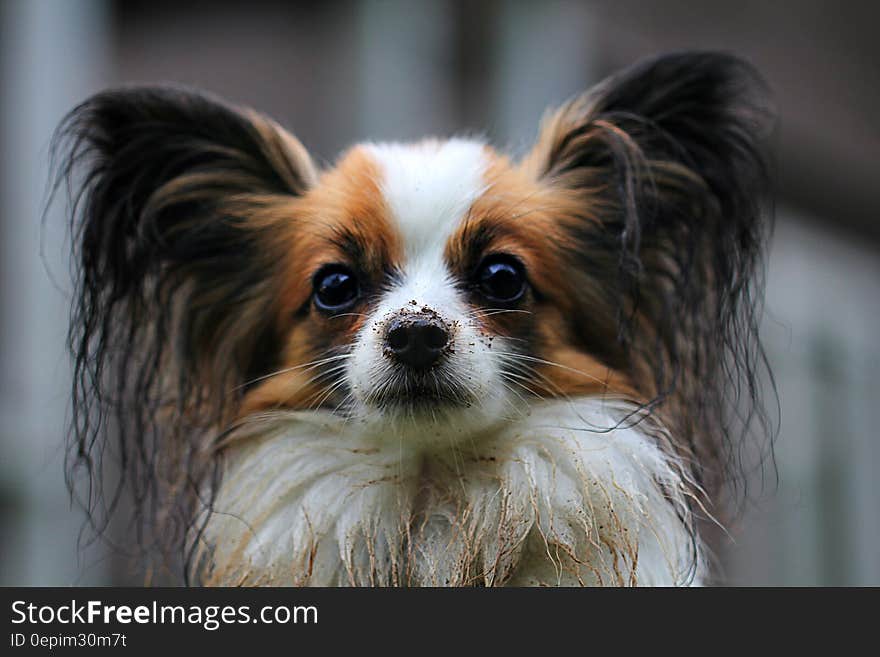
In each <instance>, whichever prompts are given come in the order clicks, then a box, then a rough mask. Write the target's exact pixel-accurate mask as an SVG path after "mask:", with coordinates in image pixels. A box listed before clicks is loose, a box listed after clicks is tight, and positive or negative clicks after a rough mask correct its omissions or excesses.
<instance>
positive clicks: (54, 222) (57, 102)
mask: <svg viewBox="0 0 880 657" xmlns="http://www.w3.org/2000/svg"><path fill="white" fill-rule="evenodd" d="M108 14H109V9H108V7H107V3H106V2H104V1H103V0H78V1H77V2H68V1H67V0H10V1H8V2H3V3H2V4H0V28H2V33H0V66H2V75H0V81H2V90H0V143H2V149H0V272H2V275H0V418H2V420H0V499H2V506H0V514H2V517H0V584H6V585H15V584H18V585H55V586H58V585H62V584H65V585H69V584H77V583H96V584H97V583H102V582H103V579H102V575H101V572H100V568H89V567H88V564H84V565H83V564H80V563H79V560H80V559H81V558H82V557H81V555H80V553H79V551H78V550H77V535H78V533H79V528H80V526H81V523H82V516H81V514H80V513H78V512H75V511H73V512H72V511H71V504H70V502H69V498H68V494H67V490H66V487H65V484H64V477H63V474H62V464H63V455H64V449H63V444H64V437H65V421H66V411H67V409H68V403H67V397H68V395H69V390H70V366H69V361H68V359H67V354H66V352H65V348H64V345H65V334H66V329H67V317H68V307H69V289H68V288H69V287H70V285H69V276H68V272H69V263H68V260H67V257H66V256H65V250H66V249H67V248H69V244H68V242H67V240H66V235H65V230H66V224H65V218H64V214H63V210H64V207H63V206H64V204H63V203H58V204H56V206H55V207H54V208H52V211H51V212H50V214H49V215H48V216H47V217H46V220H45V225H44V226H42V227H41V221H40V218H41V213H42V211H43V205H44V203H45V200H46V193H47V181H48V178H49V159H48V155H49V153H48V146H49V141H50V138H51V135H52V132H53V130H54V129H55V127H56V126H57V125H58V122H59V121H60V120H61V118H62V116H63V115H64V113H65V112H66V111H68V110H69V109H70V108H71V107H73V106H74V105H75V104H76V103H78V102H80V101H81V100H83V98H84V97H85V96H86V95H88V94H89V93H90V92H92V91H94V90H95V89H96V88H97V87H98V85H99V84H100V83H101V82H102V81H103V80H104V79H106V76H105V75H104V67H105V62H106V61H107V57H106V52H105V50H106V48H107V42H108ZM59 200H63V199H59ZM41 254H42V257H41ZM80 572H83V573H84V574H83V576H82V577H80Z"/></svg>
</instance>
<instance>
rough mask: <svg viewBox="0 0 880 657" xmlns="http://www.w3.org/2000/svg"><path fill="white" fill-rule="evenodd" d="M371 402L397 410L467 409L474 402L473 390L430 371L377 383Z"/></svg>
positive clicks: (379, 406) (374, 404) (376, 405)
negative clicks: (380, 383)
mask: <svg viewBox="0 0 880 657" xmlns="http://www.w3.org/2000/svg"><path fill="white" fill-rule="evenodd" d="M369 401H370V405H371V406H374V407H377V408H387V409H399V410H417V409H423V410H433V409H440V408H467V407H469V406H472V405H473V404H474V402H475V401H476V400H475V397H474V395H473V393H472V392H471V391H470V390H468V389H467V388H466V386H463V385H461V384H459V383H456V382H454V381H450V380H447V378H446V377H444V376H442V375H437V374H433V373H428V374H422V375H413V374H406V375H402V376H400V377H399V380H396V381H393V382H391V383H386V384H384V385H379V386H377V390H376V391H375V392H374V393H373V394H372V395H370V398H369Z"/></svg>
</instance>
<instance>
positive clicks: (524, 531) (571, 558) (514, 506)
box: [202, 399, 704, 586]
mask: <svg viewBox="0 0 880 657" xmlns="http://www.w3.org/2000/svg"><path fill="white" fill-rule="evenodd" d="M624 417H625V408H624V407H621V406H617V405H614V404H612V403H611V402H605V401H602V400H599V399H584V400H581V401H579V402H577V403H573V402H563V401H558V402H541V403H539V404H538V405H536V406H535V407H533V408H532V409H530V410H528V411H527V412H526V415H525V416H524V417H523V418H522V419H521V420H520V421H518V422H512V423H511V422H500V423H498V424H497V425H496V426H493V427H491V428H489V429H487V430H486V431H484V432H483V433H482V434H481V435H476V436H473V440H472V441H471V442H469V443H468V444H459V445H457V446H454V447H452V446H448V445H442V444H438V445H436V446H435V449H434V450H425V449H423V448H417V449H413V446H412V445H409V444H407V441H408V436H405V435H401V436H397V437H396V440H395V439H394V437H392V436H389V435H387V434H382V433H376V432H372V431H364V430H363V429H362V427H361V426H358V425H357V424H352V423H348V422H346V421H345V420H342V419H340V418H338V417H335V416H333V415H331V414H329V413H300V412H288V413H280V412H279V413H276V414H272V415H267V416H264V417H262V418H257V419H254V420H253V421H252V422H251V423H249V425H248V426H247V427H246V428H245V429H244V430H243V431H242V432H241V433H240V434H239V435H238V436H236V440H235V443H234V444H233V445H232V446H231V447H230V448H229V449H228V450H227V454H226V469H225V475H224V480H223V485H222V487H221V488H220V490H219V494H218V497H217V499H216V501H215V504H214V512H213V513H212V514H211V515H210V517H209V519H208V522H207V525H206V528H205V532H204V535H203V537H202V539H203V540H204V541H205V543H206V545H208V546H211V548H212V550H211V551H210V552H212V557H211V564H210V567H209V568H208V571H207V574H208V581H211V582H213V583H222V584H236V585H237V584H271V585H315V586H338V585H367V584H370V585H377V584H378V585H461V584H485V585H503V584H506V585H568V586H572V585H621V584H622V585H629V584H638V585H679V584H686V583H699V582H700V581H701V578H702V577H703V572H704V566H703V559H702V556H701V554H700V552H699V549H698V546H697V545H696V544H695V543H693V542H692V540H691V539H692V534H691V532H690V531H689V527H688V526H687V522H688V521H687V520H686V518H687V517H688V515H687V504H686V503H687V495H688V490H689V487H688V486H687V485H686V484H687V482H685V481H684V479H683V475H682V470H681V468H679V467H677V465H676V464H675V463H674V462H672V461H670V459H669V457H667V456H666V455H664V453H663V452H662V451H661V450H660V449H659V448H658V447H657V445H656V444H655V442H654V439H653V438H651V436H650V435H649V433H648V432H646V431H645V430H644V429H646V428H647V427H649V426H651V421H650V420H647V419H645V420H643V423H642V424H640V425H637V426H634V427H633V426H627V423H626V422H624V423H623V424H621V419H622V418H624ZM618 425H620V426H618ZM654 430H656V428H654V429H652V431H651V432H650V433H653V431H654ZM695 550H696V551H695Z"/></svg>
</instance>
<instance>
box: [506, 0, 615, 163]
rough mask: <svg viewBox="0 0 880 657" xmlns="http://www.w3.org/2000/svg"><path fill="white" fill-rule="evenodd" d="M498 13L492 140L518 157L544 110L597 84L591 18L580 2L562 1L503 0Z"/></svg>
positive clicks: (597, 68) (585, 7) (587, 8)
mask: <svg viewBox="0 0 880 657" xmlns="http://www.w3.org/2000/svg"><path fill="white" fill-rule="evenodd" d="M498 12H499V15H498V23H497V27H496V33H495V43H494V47H495V53H494V56H493V57H492V60H493V62H494V63H495V65H494V67H493V68H494V70H493V71H492V73H493V74H492V81H493V83H494V84H493V87H492V109H493V111H492V116H493V119H494V121H493V122H492V123H493V126H492V128H491V130H492V137H493V138H494V139H495V140H496V141H497V142H498V145H499V146H502V147H509V148H511V149H512V150H513V151H514V152H516V153H521V152H522V151H523V150H525V149H526V148H527V147H528V146H530V145H531V143H532V140H533V139H534V136H535V134H536V131H537V127H538V122H539V121H540V119H541V117H542V116H543V114H544V111H545V110H546V109H547V108H548V107H553V106H558V105H560V104H561V103H562V102H563V101H565V100H567V99H568V98H570V97H572V96H574V95H577V94H579V93H581V92H583V91H585V90H586V89H587V88H588V87H590V86H591V85H592V84H594V83H595V82H596V81H597V79H598V75H599V64H598V61H597V60H598V53H597V47H596V43H597V41H596V39H595V38H594V35H593V32H594V28H595V27H596V19H595V17H594V16H593V12H592V9H591V8H590V7H589V6H587V5H586V3H577V2H567V1H566V0H547V1H546V2H528V1H526V0H505V1H504V2H501V3H500V4H499V5H498Z"/></svg>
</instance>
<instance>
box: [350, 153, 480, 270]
mask: <svg viewBox="0 0 880 657" xmlns="http://www.w3.org/2000/svg"><path fill="white" fill-rule="evenodd" d="M367 150H368V152H370V154H371V155H372V156H373V158H374V159H375V160H376V162H377V163H378V165H379V167H380V168H381V170H382V184H381V189H382V194H383V196H384V198H385V201H386V203H387V204H388V208H389V210H390V212H391V215H392V216H391V219H392V221H393V222H394V223H395V224H396V225H397V227H398V229H399V230H400V234H401V237H402V238H403V243H404V251H405V257H406V260H407V262H406V263H405V265H404V267H405V268H408V267H407V265H411V264H414V263H413V261H417V262H418V264H427V262H426V261H433V262H431V264H432V265H435V266H436V265H437V264H440V263H439V261H438V258H442V254H443V247H444V245H445V244H446V241H447V240H448V239H449V236H450V235H452V233H453V231H454V230H455V229H456V227H457V226H458V225H459V224H460V223H461V222H462V221H463V220H464V218H465V217H466V216H467V212H468V209H469V208H470V206H471V204H472V203H473V202H474V201H475V200H476V199H477V198H478V197H479V196H480V194H482V193H483V191H485V182H484V179H483V175H484V173H485V171H486V166H487V164H488V162H487V158H486V153H485V145H484V144H483V143H481V142H478V141H471V140H466V139H450V140H448V141H424V142H421V143H418V144H372V145H370V146H368V147H367Z"/></svg>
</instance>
